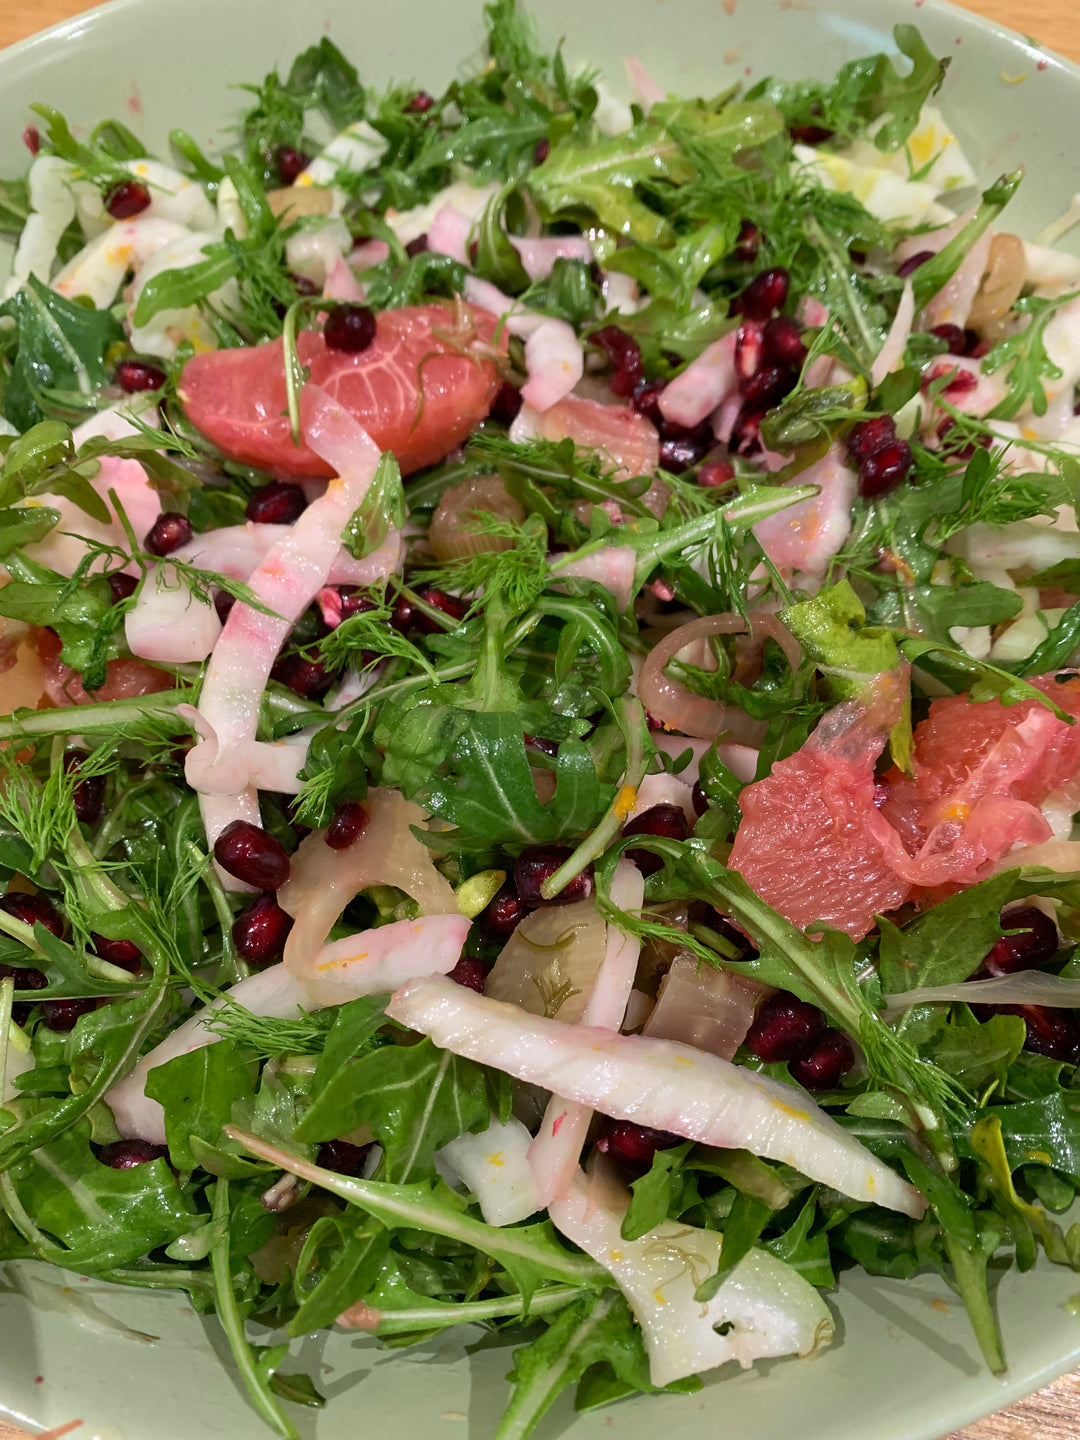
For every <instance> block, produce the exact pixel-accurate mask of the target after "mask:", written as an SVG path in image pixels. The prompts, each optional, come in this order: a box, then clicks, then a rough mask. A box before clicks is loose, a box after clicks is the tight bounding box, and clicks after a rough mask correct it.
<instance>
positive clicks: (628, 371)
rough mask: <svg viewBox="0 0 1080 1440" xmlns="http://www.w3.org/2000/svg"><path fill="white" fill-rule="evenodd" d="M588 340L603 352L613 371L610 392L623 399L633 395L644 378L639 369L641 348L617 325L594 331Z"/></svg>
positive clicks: (605, 326)
mask: <svg viewBox="0 0 1080 1440" xmlns="http://www.w3.org/2000/svg"><path fill="white" fill-rule="evenodd" d="M589 340H590V343H591V344H593V345H598V346H599V347H600V349H601V350H603V352H604V354H605V355H606V356H607V358H608V364H609V365H610V366H611V368H612V370H613V371H614V374H613V375H612V377H611V380H610V382H609V383H610V385H611V389H612V392H613V393H614V394H615V395H619V396H622V398H623V399H626V398H628V397H629V396H631V395H633V393H634V391H635V390H636V389H637V388H638V386H639V385H640V384H641V383H642V382H643V380H644V378H645V377H644V375H643V374H642V369H641V346H640V345H639V344H638V342H637V341H636V340H635V339H634V337H633V336H632V335H628V334H627V333H626V331H625V330H620V329H619V327H618V326H617V325H604V326H603V327H602V328H601V329H599V330H596V331H594V332H593V334H592V335H590V336H589Z"/></svg>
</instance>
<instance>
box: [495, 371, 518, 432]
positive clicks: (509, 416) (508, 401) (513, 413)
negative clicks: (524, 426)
mask: <svg viewBox="0 0 1080 1440" xmlns="http://www.w3.org/2000/svg"><path fill="white" fill-rule="evenodd" d="M522 403H523V402H522V399H521V391H520V390H519V389H518V388H517V386H516V385H511V384H510V381H509V380H504V381H503V382H502V384H501V385H500V386H499V388H498V390H496V392H495V399H494V401H493V402H492V406H491V417H492V419H493V420H497V421H498V422H499V424H500V425H505V426H506V428H507V429H509V428H510V426H511V425H512V424H513V423H514V421H515V420H516V419H517V417H518V412H519V411H520V410H521V406H522Z"/></svg>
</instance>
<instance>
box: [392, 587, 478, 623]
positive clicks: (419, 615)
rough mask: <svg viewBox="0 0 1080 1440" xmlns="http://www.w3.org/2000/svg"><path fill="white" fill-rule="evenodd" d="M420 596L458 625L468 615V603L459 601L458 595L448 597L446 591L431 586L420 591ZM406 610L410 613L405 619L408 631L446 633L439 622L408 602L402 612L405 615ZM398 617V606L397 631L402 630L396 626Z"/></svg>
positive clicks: (395, 608)
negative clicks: (414, 608) (415, 608)
mask: <svg viewBox="0 0 1080 1440" xmlns="http://www.w3.org/2000/svg"><path fill="white" fill-rule="evenodd" d="M418 594H419V596H420V599H421V600H423V601H424V602H425V604H427V605H430V606H431V607H432V609H433V610H438V611H440V612H441V613H442V614H443V615H446V616H448V617H449V618H450V619H451V620H453V621H455V622H456V623H457V624H458V625H460V624H461V622H462V620H464V619H465V616H466V614H467V613H468V609H469V606H468V602H467V601H465V600H459V599H458V597H457V596H456V595H448V594H447V592H446V591H445V590H436V589H435V587H434V586H429V587H428V588H427V589H426V590H420V591H419V592H418ZM402 598H404V597H402ZM405 610H407V612H408V613H407V616H406V617H405V628H406V629H412V630H419V631H421V633H422V634H424V635H442V634H443V633H444V627H443V626H442V625H440V624H439V623H438V621H437V620H432V618H431V617H430V616H429V615H425V614H424V612H423V611H422V610H415V611H414V610H413V608H412V606H411V605H409V604H408V602H405V606H404V608H403V612H402V613H403V614H404V613H405ZM397 617H398V611H397V606H395V607H394V620H395V626H394V628H395V629H398V628H400V627H399V626H398V625H397V624H396V621H397Z"/></svg>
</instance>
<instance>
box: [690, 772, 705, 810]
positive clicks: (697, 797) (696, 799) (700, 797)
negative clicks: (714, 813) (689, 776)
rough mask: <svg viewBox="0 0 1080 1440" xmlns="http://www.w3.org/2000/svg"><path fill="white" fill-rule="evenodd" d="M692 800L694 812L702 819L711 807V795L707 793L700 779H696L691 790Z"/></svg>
mask: <svg viewBox="0 0 1080 1440" xmlns="http://www.w3.org/2000/svg"><path fill="white" fill-rule="evenodd" d="M690 800H691V803H692V804H693V807H694V814H695V815H696V816H698V818H699V819H700V818H701V816H702V815H704V814H705V812H706V811H707V810H708V808H709V797H708V796H707V795H706V794H705V791H704V789H703V788H702V784H701V781H700V780H695V781H694V788H693V790H691V792H690Z"/></svg>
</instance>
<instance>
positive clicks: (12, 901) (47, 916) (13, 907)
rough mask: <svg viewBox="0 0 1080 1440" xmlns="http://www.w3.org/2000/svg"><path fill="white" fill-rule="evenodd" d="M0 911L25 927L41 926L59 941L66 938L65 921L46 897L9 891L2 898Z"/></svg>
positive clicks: (19, 891)
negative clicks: (19, 921)
mask: <svg viewBox="0 0 1080 1440" xmlns="http://www.w3.org/2000/svg"><path fill="white" fill-rule="evenodd" d="M0 910H3V911H5V912H6V914H8V915H10V916H12V917H13V919H15V920H21V921H22V923H23V924H24V925H30V926H33V925H36V924H41V925H44V926H45V929H46V930H48V931H49V933H50V934H51V935H55V936H56V938H57V939H58V940H61V939H63V936H64V921H63V919H62V918H61V915H60V913H59V911H58V910H57V909H56V907H55V906H54V905H52V904H50V902H49V901H48V900H47V899H46V898H45V896H44V895H41V894H37V895H24V894H23V892H22V891H21V890H9V891H8V893H7V894H6V895H3V896H0Z"/></svg>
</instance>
